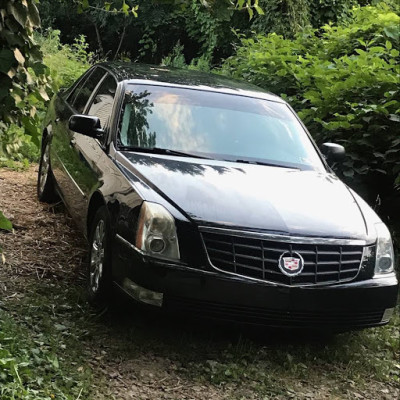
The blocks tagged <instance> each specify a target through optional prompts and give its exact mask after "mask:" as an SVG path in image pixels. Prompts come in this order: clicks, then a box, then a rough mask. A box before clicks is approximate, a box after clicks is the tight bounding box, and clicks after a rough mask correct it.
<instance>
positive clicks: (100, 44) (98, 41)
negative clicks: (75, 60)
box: [93, 23, 104, 58]
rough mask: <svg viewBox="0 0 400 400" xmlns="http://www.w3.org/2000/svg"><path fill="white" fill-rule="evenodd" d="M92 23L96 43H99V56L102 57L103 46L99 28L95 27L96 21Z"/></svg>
mask: <svg viewBox="0 0 400 400" xmlns="http://www.w3.org/2000/svg"><path fill="white" fill-rule="evenodd" d="M93 25H94V29H95V30H96V37H97V43H98V44H99V50H100V57H101V58H104V48H103V43H102V41H101V36H100V32H99V28H98V27H97V24H96V23H93Z"/></svg>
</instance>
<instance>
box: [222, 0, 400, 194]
mask: <svg viewBox="0 0 400 400" xmlns="http://www.w3.org/2000/svg"><path fill="white" fill-rule="evenodd" d="M399 23H400V17H399V16H398V15H396V13H394V12H392V11H391V9H390V8H389V7H388V6H387V5H385V4H380V5H378V6H375V7H372V6H367V7H360V8H357V9H354V10H353V12H352V18H351V19H349V20H347V21H346V22H343V23H342V24H340V25H338V26H333V25H325V26H323V27H322V28H321V30H319V31H307V32H303V33H300V34H297V36H296V37H295V38H294V39H293V40H288V39H284V38H283V37H282V36H279V35H276V34H270V35H268V36H261V35H259V36H256V37H253V38H250V39H246V38H242V40H241V46H240V47H238V49H237V52H236V54H235V55H234V56H232V57H230V58H229V59H227V60H226V62H225V63H224V65H223V68H222V72H223V73H225V74H230V75H232V76H234V77H237V78H244V79H245V80H248V81H251V82H253V83H255V84H257V85H259V86H261V87H264V88H266V89H268V90H270V91H271V92H274V93H276V94H278V95H281V96H283V97H286V98H287V100H288V101H289V102H290V103H291V104H292V105H293V106H294V108H295V109H296V110H297V111H298V112H299V115H300V117H301V118H302V119H303V121H304V122H305V124H306V125H307V126H308V128H309V129H310V131H311V133H312V134H313V136H314V138H315V139H316V141H317V143H318V144H321V143H323V142H327V141H335V142H339V143H342V144H344V145H345V146H346V148H347V151H348V158H347V160H346V161H345V162H344V164H343V165H342V169H341V172H342V173H343V174H344V176H345V177H347V178H351V179H352V180H353V182H355V181H359V182H361V181H362V182H370V181H371V180H373V181H374V183H375V185H376V186H379V185H381V187H380V188H379V189H378V190H383V191H385V190H386V191H388V190H389V189H388V187H389V186H390V185H393V184H394V183H395V182H397V184H399V183H400V134H399V129H400V124H399V122H400V90H399V41H398V39H399V31H398V26H399ZM377 176H378V177H379V176H384V179H377ZM382 185H386V187H383V186H382Z"/></svg>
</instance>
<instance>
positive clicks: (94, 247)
mask: <svg viewBox="0 0 400 400" xmlns="http://www.w3.org/2000/svg"><path fill="white" fill-rule="evenodd" d="M110 238H111V234H110V217H109V215H108V211H107V208H106V207H105V206H102V207H100V208H99V209H98V210H97V212H96V215H95V216H94V219H93V222H92V224H91V228H90V236H89V246H90V247H89V266H88V275H87V290H88V300H89V302H90V303H91V304H92V305H93V306H95V307H97V308H103V307H106V306H107V305H108V304H109V302H110V294H111V239H110Z"/></svg>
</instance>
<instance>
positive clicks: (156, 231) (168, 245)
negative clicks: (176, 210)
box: [136, 201, 180, 260]
mask: <svg viewBox="0 0 400 400" xmlns="http://www.w3.org/2000/svg"><path fill="white" fill-rule="evenodd" d="M136 247H137V248H139V249H140V250H142V251H143V252H144V253H146V254H148V255H151V256H156V257H162V258H167V259H173V260H179V258H180V255H179V246H178V237H177V235H176V227H175V220H174V217H173V216H172V215H171V214H170V213H169V212H168V211H167V210H166V209H165V208H164V207H163V206H162V205H160V204H156V203H150V202H147V201H144V202H143V204H142V207H141V209H140V215H139V222H138V228H137V232H136Z"/></svg>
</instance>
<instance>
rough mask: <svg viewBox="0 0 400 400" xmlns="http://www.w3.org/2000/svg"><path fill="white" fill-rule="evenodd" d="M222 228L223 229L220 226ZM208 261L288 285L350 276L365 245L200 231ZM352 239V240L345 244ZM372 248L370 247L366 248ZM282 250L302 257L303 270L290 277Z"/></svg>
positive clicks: (226, 269) (355, 272)
mask: <svg viewBox="0 0 400 400" xmlns="http://www.w3.org/2000/svg"><path fill="white" fill-rule="evenodd" d="M221 231H222V230H221ZM202 237H203V241H204V245H205V248H206V251H207V254H208V257H209V260H210V263H211V265H212V266H213V267H214V268H216V269H218V270H221V271H223V272H227V273H230V274H235V275H239V276H243V277H247V278H251V279H256V280H261V281H268V282H274V283H278V284H283V285H289V286H302V285H320V284H332V283H338V282H347V281H350V280H353V279H354V278H355V277H356V276H357V275H358V272H359V270H360V267H361V263H362V261H363V251H364V245H362V244H354V243H356V242H357V241H353V242H354V243H352V242H350V241H343V243H346V244H342V243H340V242H339V241H332V242H329V240H326V243H325V242H324V243H318V244H314V243H312V242H311V241H310V240H307V243H301V242H300V241H299V240H290V238H289V239H288V240H287V241H281V240H280V239H279V241H278V240H276V239H274V238H269V237H262V236H260V237H254V236H251V235H246V233H242V234H240V235H239V234H230V233H229V231H226V232H224V231H222V232H218V231H217V232H212V231H210V230H207V231H202ZM347 243H351V244H347ZM369 250H371V249H369ZM284 253H298V254H300V255H301V257H302V258H303V260H304V268H303V271H302V272H301V273H300V274H299V275H297V276H292V277H289V276H287V275H285V274H283V272H282V271H281V270H280V268H279V265H278V264H279V258H280V256H281V255H282V254H284Z"/></svg>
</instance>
